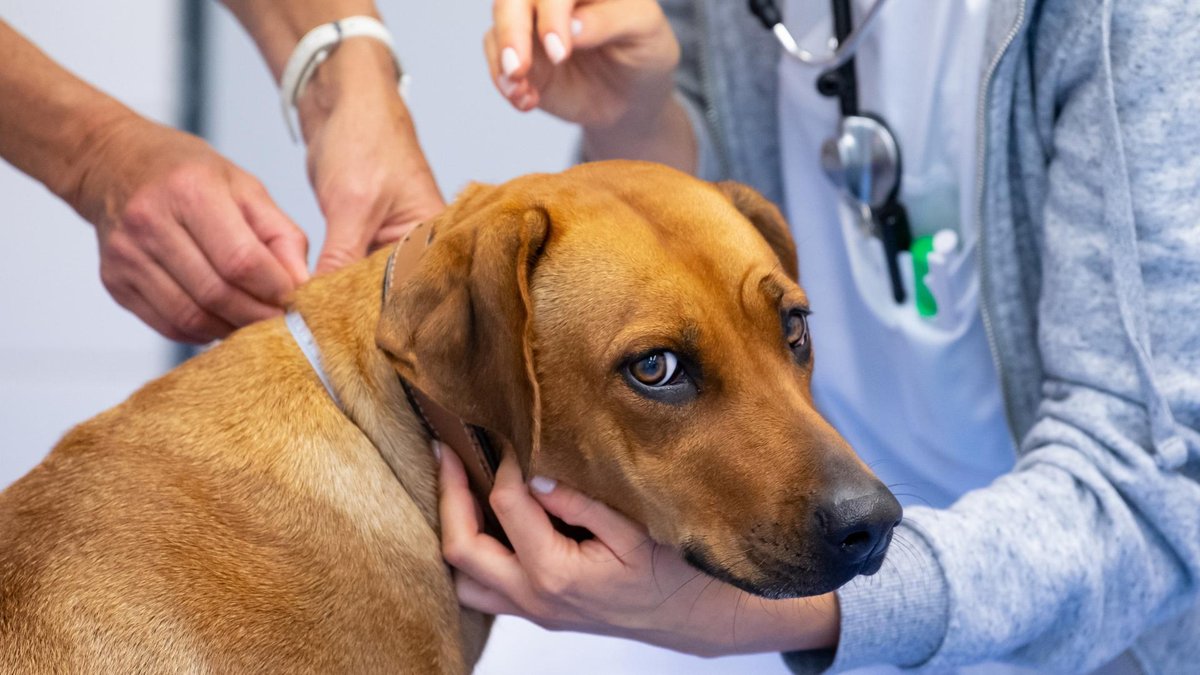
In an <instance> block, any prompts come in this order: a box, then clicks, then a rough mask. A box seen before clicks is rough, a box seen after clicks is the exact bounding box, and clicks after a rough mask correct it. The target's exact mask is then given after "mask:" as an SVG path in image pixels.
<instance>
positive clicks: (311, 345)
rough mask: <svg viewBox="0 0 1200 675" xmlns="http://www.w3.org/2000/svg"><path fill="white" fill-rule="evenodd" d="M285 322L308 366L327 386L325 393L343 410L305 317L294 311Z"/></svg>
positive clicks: (286, 317) (284, 319)
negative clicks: (322, 363)
mask: <svg viewBox="0 0 1200 675" xmlns="http://www.w3.org/2000/svg"><path fill="white" fill-rule="evenodd" d="M283 322H284V323H285V324H287V327H288V331H290V332H291V334H292V338H293V339H295V340H296V344H297V345H298V346H299V347H300V351H302V352H304V358H306V359H308V364H309V365H310V366H312V369H313V370H314V371H315V372H316V373H317V377H318V378H320V380H321V384H323V385H325V391H327V392H329V398H332V399H333V402H334V403H336V404H337V407H338V408H341V407H342V402H341V401H340V400H338V396H337V393H336V392H335V391H334V390H333V384H331V383H330V382H329V375H327V374H326V373H325V368H324V367H323V366H322V365H321V350H320V349H318V348H317V339H316V338H315V337H313V334H312V331H311V330H309V328H308V324H306V323H304V317H302V316H300V313H299V312H297V311H296V310H294V309H293V310H291V311H289V312H288V313H287V314H285V315H284V317H283Z"/></svg>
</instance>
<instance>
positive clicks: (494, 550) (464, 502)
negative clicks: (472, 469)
mask: <svg viewBox="0 0 1200 675" xmlns="http://www.w3.org/2000/svg"><path fill="white" fill-rule="evenodd" d="M439 455H440V457H441V460H440V467H439V469H438V492H439V499H438V515H439V517H440V520H441V525H442V555H443V556H444V557H445V558H446V562H448V563H450V564H451V565H453V566H454V567H455V568H457V569H458V570H460V571H462V572H464V573H466V574H469V575H470V576H472V577H474V578H475V579H477V580H479V581H480V582H482V583H484V584H486V585H487V586H489V587H491V588H493V589H497V590H500V591H502V592H505V593H506V594H508V595H509V596H510V597H512V596H514V595H518V594H522V593H525V592H526V589H527V588H528V583H527V582H526V580H525V576H524V572H523V571H522V570H521V568H520V565H519V563H518V562H517V559H516V556H514V555H513V553H512V551H510V550H508V549H507V548H505V547H504V545H503V544H501V543H500V542H499V541H496V540H495V539H493V538H492V537H490V536H488V535H486V534H483V533H482V532H481V531H480V530H481V528H480V523H481V522H482V519H481V518H480V516H479V512H478V511H477V509H476V507H477V504H476V502H475V497H474V496H473V495H472V494H471V488H470V486H469V484H468V482H467V474H466V471H465V470H464V469H463V466H462V462H461V461H460V460H459V459H458V453H456V452H455V451H454V450H453V449H451V448H449V447H447V446H445V445H443V446H441V450H440V451H439Z"/></svg>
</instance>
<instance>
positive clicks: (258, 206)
mask: <svg viewBox="0 0 1200 675" xmlns="http://www.w3.org/2000/svg"><path fill="white" fill-rule="evenodd" d="M241 206H242V213H243V215H245V217H246V221H247V222H249V223H250V228H251V229H252V230H254V233H255V234H256V235H258V240H259V241H261V242H263V243H264V244H266V246H267V250H268V251H270V252H271V254H272V255H274V256H275V259H276V260H278V261H279V264H281V265H283V268H284V269H285V270H286V271H287V273H288V275H289V276H290V277H291V279H292V283H294V284H295V285H297V286H299V285H300V284H302V283H304V282H305V281H308V276H309V275H308V237H307V236H306V235H305V234H304V230H301V229H300V227H299V226H298V225H296V223H294V222H292V219H291V218H288V216H287V214H285V213H284V212H283V211H282V210H280V208H279V207H278V206H276V204H275V202H274V201H272V200H271V197H270V195H268V194H267V191H266V188H264V187H262V186H261V185H259V184H258V183H257V182H256V183H255V185H254V187H251V188H249V190H248V194H247V195H246V196H244V197H242V199H241Z"/></svg>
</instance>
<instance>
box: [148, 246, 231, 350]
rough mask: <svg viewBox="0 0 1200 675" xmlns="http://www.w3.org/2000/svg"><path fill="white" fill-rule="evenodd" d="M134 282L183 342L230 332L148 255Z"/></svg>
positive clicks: (225, 325) (229, 328)
mask: <svg viewBox="0 0 1200 675" xmlns="http://www.w3.org/2000/svg"><path fill="white" fill-rule="evenodd" d="M139 271H140V279H138V280H136V281H135V282H134V285H135V287H136V288H137V289H138V292H139V293H141V294H142V297H144V298H145V299H146V302H148V303H149V304H150V306H151V307H153V308H154V310H155V311H156V312H158V313H159V315H161V316H163V317H165V318H166V320H167V321H169V322H170V323H171V325H172V326H174V328H175V330H177V331H178V332H179V333H181V334H182V335H183V341H184V342H193V343H196V344H204V343H206V342H212V341H213V340H216V339H218V338H223V337H225V336H226V335H229V334H230V333H232V332H233V330H234V326H233V325H232V324H230V323H228V322H227V321H225V320H223V319H221V318H220V317H218V316H216V315H214V314H212V313H211V312H209V311H208V310H206V309H204V308H203V307H201V306H200V305H198V304H196V303H195V302H194V301H193V300H192V299H191V298H190V297H189V296H188V294H187V293H185V292H184V290H183V288H182V287H180V286H179V284H177V283H175V280H174V279H173V278H171V275H169V274H167V273H166V271H165V270H163V269H162V268H161V267H159V266H158V265H157V264H155V263H154V262H152V261H150V260H149V259H148V258H147V260H146V265H145V266H144V267H142V268H141V269H140V270H139Z"/></svg>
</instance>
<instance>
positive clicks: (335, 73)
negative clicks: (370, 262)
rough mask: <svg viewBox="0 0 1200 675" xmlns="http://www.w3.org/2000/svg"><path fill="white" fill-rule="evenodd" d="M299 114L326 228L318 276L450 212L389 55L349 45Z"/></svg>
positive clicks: (373, 45) (325, 68) (326, 68)
mask: <svg viewBox="0 0 1200 675" xmlns="http://www.w3.org/2000/svg"><path fill="white" fill-rule="evenodd" d="M298 107H299V110H300V119H301V125H302V129H303V132H304V137H305V139H306V142H307V144H308V174H309V180H310V181H311V183H312V186H313V190H314V191H315V192H316V196H317V202H318V204H319V205H320V207H321V212H322V213H323V214H324V215H325V219H326V223H327V226H326V227H327V230H326V235H325V244H324V246H322V248H321V254H320V256H319V257H318V259H317V273H318V274H320V273H323V272H329V271H332V270H335V269H338V268H339V267H342V266H344V265H346V264H348V263H350V262H353V261H355V260H358V259H359V258H362V257H363V256H364V255H365V254H366V253H367V252H368V251H370V250H373V249H375V248H378V247H379V246H382V245H384V244H387V243H389V242H392V241H396V240H397V239H399V238H400V237H401V236H402V235H403V234H404V232H406V231H407V230H408V229H409V228H411V227H412V226H414V225H416V224H418V223H420V222H422V221H423V220H426V219H428V218H430V217H432V216H434V215H436V214H437V213H439V212H440V211H441V210H442V209H443V208H445V203H444V202H443V200H442V196H441V193H440V192H439V191H438V187H437V183H436V182H435V181H434V178H433V173H432V172H431V171H430V169H429V165H428V164H427V163H426V161H425V156H424V154H423V153H422V152H421V147H420V144H419V143H418V141H417V136H416V132H415V130H414V129H413V124H412V118H411V117H410V116H409V114H408V109H407V107H406V106H405V104H404V101H403V100H402V99H401V98H400V96H399V94H398V93H397V91H396V74H395V69H394V66H393V64H392V61H391V55H390V53H389V52H388V51H387V50H386V48H385V47H383V46H382V45H380V44H379V43H377V42H375V41H374V40H348V41H346V42H344V43H343V44H342V45H340V46H339V47H338V48H337V49H336V50H335V51H334V52H333V54H332V55H331V56H330V58H329V59H328V60H327V61H326V62H325V63H323V64H322V65H321V68H320V69H318V71H317V77H316V78H314V80H313V82H312V83H310V85H309V87H308V88H306V90H305V93H304V95H303V96H301V98H300V101H298Z"/></svg>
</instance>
